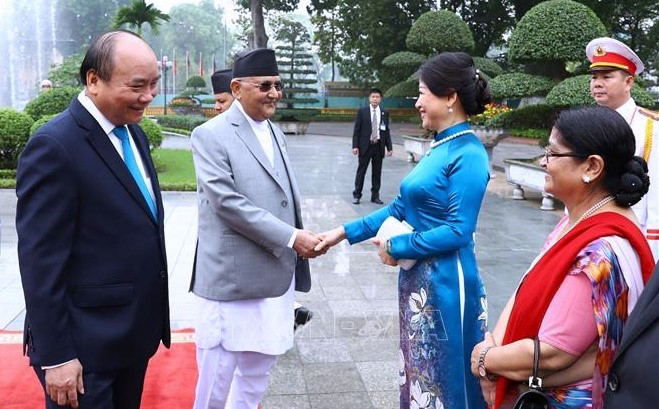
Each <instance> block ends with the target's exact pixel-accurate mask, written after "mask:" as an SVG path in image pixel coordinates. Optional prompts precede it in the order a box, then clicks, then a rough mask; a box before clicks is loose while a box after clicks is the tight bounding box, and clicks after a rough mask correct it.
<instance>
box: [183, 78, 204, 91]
mask: <svg viewBox="0 0 659 409" xmlns="http://www.w3.org/2000/svg"><path fill="white" fill-rule="evenodd" d="M185 86H186V87H188V88H193V89H194V92H195V93H196V92H197V91H198V90H199V88H206V81H205V80H204V79H203V78H202V77H200V76H199V75H193V76H192V77H190V78H188V80H187V81H186V82H185Z"/></svg>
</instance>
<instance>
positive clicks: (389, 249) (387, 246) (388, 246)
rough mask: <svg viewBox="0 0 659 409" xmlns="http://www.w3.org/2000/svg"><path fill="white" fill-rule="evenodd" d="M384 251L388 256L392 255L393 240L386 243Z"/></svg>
mask: <svg viewBox="0 0 659 409" xmlns="http://www.w3.org/2000/svg"><path fill="white" fill-rule="evenodd" d="M384 251H386V252H387V254H389V255H391V240H387V241H385V242H384Z"/></svg>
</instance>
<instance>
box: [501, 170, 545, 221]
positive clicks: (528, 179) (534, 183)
mask: <svg viewBox="0 0 659 409" xmlns="http://www.w3.org/2000/svg"><path fill="white" fill-rule="evenodd" d="M503 163H504V164H505V165H506V180H507V181H508V183H510V184H512V185H514V186H515V190H513V196H512V198H513V199H515V200H524V199H525V197H524V189H523V188H522V187H526V188H529V189H534V190H538V191H540V192H542V205H541V206H540V209H541V210H554V209H555V206H554V197H553V196H552V195H550V194H549V193H547V192H545V191H544V188H545V175H546V174H547V172H545V170H544V169H543V168H541V167H540V166H538V165H536V164H534V163H533V160H529V159H504V160H503Z"/></svg>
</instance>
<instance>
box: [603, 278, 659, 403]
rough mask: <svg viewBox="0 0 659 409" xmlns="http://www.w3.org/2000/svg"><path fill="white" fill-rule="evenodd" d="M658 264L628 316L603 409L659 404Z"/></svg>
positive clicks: (610, 375)
mask: <svg viewBox="0 0 659 409" xmlns="http://www.w3.org/2000/svg"><path fill="white" fill-rule="evenodd" d="M658 346H659V266H658V267H657V268H655V269H654V273H653V274H652V277H651V278H650V281H649V282H648V284H647V286H646V287H645V289H644V290H643V292H642V293H641V296H640V297H639V298H638V301H637V302H636V306H634V310H632V312H631V314H629V317H628V318H627V323H626V325H625V330H624V332H623V335H622V340H621V341H620V346H619V347H618V352H617V355H616V357H615V358H614V360H613V364H612V366H611V370H610V371H609V378H608V381H607V385H606V393H605V395H604V408H605V409H617V408H656V407H657V406H658V405H659V349H658V348H657V347H658Z"/></svg>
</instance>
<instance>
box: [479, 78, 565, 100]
mask: <svg viewBox="0 0 659 409" xmlns="http://www.w3.org/2000/svg"><path fill="white" fill-rule="evenodd" d="M554 85H555V84H554V82H553V81H552V80H551V79H549V78H547V77H542V76H539V75H531V74H526V73H522V72H513V73H510V74H501V75H498V76H497V77H496V78H492V80H491V81H490V90H491V92H492V97H493V98H494V99H504V98H523V97H531V96H537V95H547V93H548V92H549V91H550V90H551V89H552V88H553V87H554Z"/></svg>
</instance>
